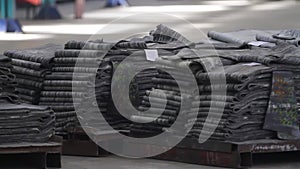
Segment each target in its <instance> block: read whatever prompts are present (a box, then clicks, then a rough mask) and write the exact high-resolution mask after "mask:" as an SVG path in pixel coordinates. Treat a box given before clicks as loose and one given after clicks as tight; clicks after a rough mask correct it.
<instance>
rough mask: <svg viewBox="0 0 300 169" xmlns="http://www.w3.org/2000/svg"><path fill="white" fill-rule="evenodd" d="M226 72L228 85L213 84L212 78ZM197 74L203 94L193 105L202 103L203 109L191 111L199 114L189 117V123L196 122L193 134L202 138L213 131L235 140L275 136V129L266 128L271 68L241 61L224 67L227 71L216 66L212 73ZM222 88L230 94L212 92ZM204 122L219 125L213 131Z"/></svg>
mask: <svg viewBox="0 0 300 169" xmlns="http://www.w3.org/2000/svg"><path fill="white" fill-rule="evenodd" d="M223 71H224V72H223ZM223 73H225V77H226V84H212V83H210V81H211V78H218V77H222V74H223ZM195 77H196V79H197V81H198V82H199V86H198V87H199V91H200V97H197V98H195V101H193V104H195V103H198V104H200V107H199V112H195V111H193V110H191V111H190V112H189V113H188V115H191V114H194V113H196V114H197V119H189V120H188V123H187V124H186V126H189V125H193V122H194V121H195V124H194V125H193V128H192V130H191V131H190V132H189V136H191V137H196V138H198V137H199V136H200V134H201V135H202V136H207V135H210V134H212V136H211V138H212V139H219V140H224V139H225V140H231V141H244V140H253V139H262V138H267V137H274V132H271V131H268V130H264V129H263V124H264V120H265V119H264V117H265V115H266V110H267V108H268V101H269V96H270V91H271V82H272V69H271V68H270V67H267V66H263V65H261V64H257V63H240V64H234V65H227V66H224V70H223V68H221V69H216V70H215V71H213V72H212V73H207V72H203V71H199V72H197V73H196V74H195ZM222 89H225V90H226V91H227V92H226V95H215V94H213V92H212V91H213V90H215V91H218V90H222ZM213 99H214V100H215V101H214V102H212V100H213ZM223 108H224V110H223ZM219 113H223V114H221V117H222V118H221V119H218V117H220V114H219ZM216 117H217V118H216ZM204 125H207V126H216V130H215V131H214V132H213V133H212V132H210V131H211V130H209V128H208V130H205V129H204Z"/></svg>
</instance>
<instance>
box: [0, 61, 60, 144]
mask: <svg viewBox="0 0 300 169" xmlns="http://www.w3.org/2000/svg"><path fill="white" fill-rule="evenodd" d="M10 62H11V59H10V58H8V57H6V56H0V77H1V78H0V142H1V143H15V142H47V141H49V140H50V138H51V137H52V136H53V135H54V123H55V117H54V113H53V111H52V110H51V109H49V108H48V107H42V106H35V105H29V104H24V103H21V102H20V99H19V97H18V96H17V95H16V94H15V93H16V91H15V87H16V86H17V83H16V81H15V75H14V74H12V73H11V71H10V69H11V68H12V66H11V63H10Z"/></svg>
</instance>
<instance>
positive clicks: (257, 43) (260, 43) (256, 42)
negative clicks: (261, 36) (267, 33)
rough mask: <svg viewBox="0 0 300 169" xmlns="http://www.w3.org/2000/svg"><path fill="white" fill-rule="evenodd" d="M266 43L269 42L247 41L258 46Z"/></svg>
mask: <svg viewBox="0 0 300 169" xmlns="http://www.w3.org/2000/svg"><path fill="white" fill-rule="evenodd" d="M266 43H269V42H264V41H253V42H249V43H248V45H251V46H257V47H259V46H260V45H263V44H266Z"/></svg>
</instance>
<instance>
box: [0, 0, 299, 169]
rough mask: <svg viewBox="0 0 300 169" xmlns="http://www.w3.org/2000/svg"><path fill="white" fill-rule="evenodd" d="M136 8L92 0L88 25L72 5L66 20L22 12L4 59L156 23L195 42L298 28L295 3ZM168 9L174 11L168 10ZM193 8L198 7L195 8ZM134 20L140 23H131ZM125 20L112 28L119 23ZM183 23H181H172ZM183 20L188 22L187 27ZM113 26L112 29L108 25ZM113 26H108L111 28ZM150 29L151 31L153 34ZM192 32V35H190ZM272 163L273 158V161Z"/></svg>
mask: <svg viewBox="0 0 300 169" xmlns="http://www.w3.org/2000/svg"><path fill="white" fill-rule="evenodd" d="M129 2H130V4H131V5H132V7H130V8H115V9H104V8H103V6H104V0H89V1H88V2H87V4H86V8H85V9H86V13H85V15H84V19H82V20H74V19H73V4H72V3H64V4H59V5H58V8H59V10H60V11H61V13H62V14H63V15H64V19H63V20H53V21H49V20H47V21H32V20H25V19H24V16H25V11H23V10H19V11H18V12H17V17H18V18H20V22H21V24H22V25H23V29H24V31H25V34H0V53H2V52H4V51H5V50H7V49H22V48H30V47H36V46H38V45H42V44H46V43H58V44H63V43H64V42H66V41H67V40H71V39H76V40H87V39H89V38H90V37H91V35H93V34H95V33H97V32H99V31H100V33H99V34H100V36H101V37H104V39H105V40H107V39H109V40H117V39H120V38H124V36H126V35H131V34H132V33H139V32H140V31H141V30H142V28H147V29H148V28H154V27H155V26H156V24H157V23H168V24H171V25H172V26H173V28H174V29H176V30H178V31H180V32H183V33H184V35H185V36H187V37H189V38H191V40H193V41H197V40H198V39H199V38H200V37H201V35H200V34H201V33H199V32H197V33H195V32H194V30H193V29H192V28H191V25H190V24H188V23H187V22H190V23H191V24H192V25H193V26H194V27H196V28H197V29H199V30H201V31H202V32H204V33H206V32H207V31H208V30H217V31H231V30H237V29H269V30H270V29H271V30H277V29H286V28H300V17H299V14H300V11H299V9H300V3H297V2H296V1H293V0H285V1H264V0H251V1H247V0H223V1H222V0H216V1H214V0H207V1H199V0H172V1H170V0H129ZM170 4H172V5H175V6H170ZM192 5H194V6H192ZM143 12H155V13H167V14H169V15H171V16H174V17H172V18H173V19H171V21H170V20H168V18H164V17H157V14H156V15H154V16H155V17H153V18H150V19H144V18H140V17H138V16H139V15H140V16H141V15H143V14H141V13H143ZM131 15H134V16H136V17H130V16H131ZM124 17H129V18H127V19H121V20H119V21H115V22H113V23H111V22H112V21H113V20H115V19H119V18H124ZM176 17H180V18H182V19H174V18H176ZM183 20H185V21H187V22H184V21H183ZM108 23H110V24H108ZM108 25H109V26H108ZM149 30H150V29H148V30H147V31H149ZM191 30H193V31H191ZM273 157H274V156H273ZM257 158H258V159H257V161H258V163H256V164H255V165H254V168H274V169H277V168H295V169H296V168H299V167H300V160H298V159H299V156H297V155H292V156H291V157H288V156H287V155H286V154H279V155H277V156H275V158H269V157H268V158H264V157H257ZM63 168H64V169H96V168H97V169H99V168H104V169H135V168H136V169H140V168H143V169H177V168H178V169H196V168H197V169H198V168H207V169H208V168H213V167H206V166H199V165H190V164H183V163H174V162H166V161H159V160H152V159H142V160H133V159H125V158H119V157H115V156H109V157H105V158H88V157H85V158H83V157H70V156H64V157H63Z"/></svg>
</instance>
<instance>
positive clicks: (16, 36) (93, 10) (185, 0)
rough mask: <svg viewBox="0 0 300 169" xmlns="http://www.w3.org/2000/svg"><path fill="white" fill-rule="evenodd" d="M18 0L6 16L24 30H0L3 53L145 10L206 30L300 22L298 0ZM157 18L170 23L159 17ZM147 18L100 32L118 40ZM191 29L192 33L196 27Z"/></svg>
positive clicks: (83, 34) (79, 36) (88, 31)
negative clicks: (9, 14)
mask: <svg viewBox="0 0 300 169" xmlns="http://www.w3.org/2000/svg"><path fill="white" fill-rule="evenodd" d="M1 1H6V0H1ZM9 1H10V0H9ZM15 3H16V4H15V5H14V6H15V7H14V8H12V10H14V9H15V10H14V11H12V16H8V17H12V18H15V19H17V21H19V23H20V25H21V26H20V27H21V29H22V31H23V32H24V33H14V32H13V33H2V34H0V52H3V51H4V50H6V49H16V48H17V49H22V48H30V47H36V46H38V45H41V44H46V43H58V44H63V43H64V42H66V41H67V40H70V39H76V40H87V39H88V38H89V37H90V36H91V35H93V34H95V33H97V32H98V31H99V30H101V29H102V28H103V27H105V26H106V25H107V24H108V23H110V22H112V21H114V20H116V19H120V18H122V17H127V16H130V15H137V14H139V13H144V12H146V13H147V12H154V13H165V14H170V15H171V16H174V17H179V18H181V19H184V20H186V21H188V22H190V23H191V24H192V25H193V26H195V27H196V28H198V29H200V30H201V31H203V32H204V33H206V32H207V31H208V30H216V31H233V30H239V29H268V30H278V29H285V28H299V27H300V22H299V21H300V19H299V18H298V15H299V14H300V11H299V7H300V3H299V2H297V1H296V0H277V1H274V0H273V1H271V0H127V1H125V0H56V1H55V0H17V1H16V2H15ZM45 6H48V7H51V9H48V8H47V7H45ZM112 6H113V7H112ZM42 8H45V9H44V10H43V9H42ZM53 8H56V11H55V9H53ZM41 10H42V11H41ZM43 12H44V13H43ZM51 17H52V18H51ZM59 17H61V19H59ZM2 20H3V17H2ZM123 20H124V19H123ZM153 20H154V21H155V22H159V23H164V22H166V20H165V19H163V18H160V17H156V18H153ZM147 22H148V23H147ZM149 22H151V21H149V20H145V21H143V19H142V18H139V20H138V21H137V20H135V19H128V20H126V19H125V22H124V21H123V22H122V23H118V25H115V27H116V29H114V30H110V29H106V30H105V31H102V32H101V35H106V36H109V37H114V36H118V37H116V38H115V39H119V38H121V37H119V36H120V34H122V33H125V32H126V31H134V29H137V28H138V27H140V26H143V25H147V24H151V23H149ZM172 22H174V23H172V25H174V27H175V29H176V27H178V28H179V30H178V31H181V30H184V29H185V27H186V25H183V24H182V21H181V22H178V24H177V25H176V19H174V21H172ZM154 27H155V26H154ZM154 27H153V28H154ZM149 31H150V30H149ZM189 33H190V34H191V35H193V33H194V32H187V34H189Z"/></svg>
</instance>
